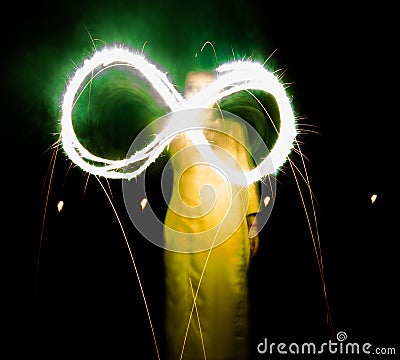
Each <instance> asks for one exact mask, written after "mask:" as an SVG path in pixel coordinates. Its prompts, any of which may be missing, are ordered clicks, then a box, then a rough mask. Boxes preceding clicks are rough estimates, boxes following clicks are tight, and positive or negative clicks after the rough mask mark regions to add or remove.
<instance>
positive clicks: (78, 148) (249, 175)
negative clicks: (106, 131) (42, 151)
mask: <svg viewBox="0 0 400 360" xmlns="http://www.w3.org/2000/svg"><path fill="white" fill-rule="evenodd" d="M121 65H124V66H127V67H132V68H134V69H137V70H138V71H140V72H141V73H142V75H143V76H144V77H145V78H146V79H147V80H148V82H149V83H150V84H151V86H152V87H153V88H154V89H155V90H156V91H157V92H158V94H159V95H160V96H161V98H162V99H163V101H164V103H165V105H166V107H168V108H169V109H170V110H171V113H173V112H176V111H179V110H185V109H196V108H207V107H210V106H211V105H213V104H214V103H215V102H217V101H218V100H221V99H222V98H224V97H226V96H229V95H231V94H233V93H235V92H238V91H242V90H261V91H265V92H266V93H270V94H271V95H272V96H274V98H275V99H276V101H277V104H278V107H279V111H280V117H281V124H280V132H279V136H278V139H277V141H276V143H275V145H274V147H273V149H272V150H271V152H270V153H269V155H268V156H266V157H265V159H264V160H263V161H262V162H261V163H260V164H259V165H258V166H257V167H255V168H254V169H252V170H250V171H247V172H245V178H246V182H247V184H250V183H253V182H256V181H258V180H261V179H262V178H264V177H265V176H267V175H270V174H273V173H276V172H277V171H278V169H279V168H280V167H281V166H282V165H283V164H284V163H285V162H286V160H287V157H288V156H289V155H290V153H291V151H292V148H293V146H294V141H295V137H296V135H297V129H296V121H295V116H294V114H293V110H292V107H291V102H290V100H289V98H288V96H287V94H286V91H285V89H284V87H283V85H282V84H281V83H280V82H279V80H278V78H277V77H276V76H275V75H274V74H273V73H271V72H269V71H268V70H267V69H266V68H265V67H264V66H263V65H262V64H261V63H258V62H255V61H233V62H227V63H225V64H223V65H221V66H219V67H218V68H217V69H216V71H217V74H218V76H217V79H216V80H215V81H214V82H213V83H211V84H210V85H209V86H207V87H206V88H204V89H203V90H202V91H199V92H198V93H197V94H196V95H194V96H192V97H191V98H190V99H187V100H186V99H184V98H183V97H182V95H181V94H180V93H179V92H178V91H177V90H176V89H175V87H174V86H173V85H172V84H171V82H170V81H169V80H168V78H167V76H166V74H165V73H163V72H161V71H160V70H159V69H158V68H157V67H156V66H155V65H153V64H151V63H150V62H149V61H148V60H147V59H146V58H145V57H144V56H143V55H142V54H141V53H139V52H134V51H131V50H129V49H127V48H124V47H122V46H114V47H107V46H106V47H104V48H103V49H102V50H98V51H96V52H95V53H94V54H93V56H92V57H91V58H88V59H86V60H85V61H84V62H83V65H82V66H81V67H80V68H78V69H77V70H76V72H75V73H74V75H73V76H72V78H71V80H70V81H69V83H68V85H67V88H66V91H65V94H64V98H63V102H62V106H61V111H62V116H61V140H62V145H63V149H64V151H65V153H66V154H67V156H68V157H69V158H70V159H71V160H72V161H73V162H74V163H75V164H76V165H78V166H79V167H80V168H82V169H83V170H84V171H86V172H88V173H91V174H93V175H99V176H104V177H107V178H120V179H132V178H135V177H137V176H138V175H140V174H141V173H142V172H143V171H145V170H146V168H147V167H148V166H149V165H150V164H151V163H152V162H153V161H155V160H156V159H157V157H158V156H159V155H160V154H161V153H162V151H163V149H164V148H165V147H166V146H168V145H169V143H170V142H171V141H172V139H173V136H171V135H173V134H177V133H179V129H181V130H183V129H185V128H187V124H178V123H174V122H173V119H174V117H173V116H171V121H170V122H169V124H168V126H167V127H166V128H165V129H164V130H163V131H162V132H161V133H159V134H157V135H156V137H155V138H154V140H153V141H152V142H151V143H150V144H148V145H147V146H146V147H144V148H143V149H141V150H139V151H137V152H136V153H135V154H133V155H132V156H131V157H130V158H129V159H123V160H112V159H104V158H101V157H98V156H95V155H93V154H92V153H90V152H89V151H88V150H87V149H86V148H84V147H83V146H82V145H81V143H80V142H79V140H78V138H77V136H76V134H75V131H74V128H73V124H72V112H73V109H74V106H75V103H76V101H77V99H78V98H79V95H80V94H79V91H80V89H81V88H82V87H83V86H84V84H85V81H87V80H88V79H90V77H91V76H92V75H93V74H94V76H96V74H97V73H99V72H101V71H103V70H104V69H106V68H109V67H113V66H121ZM98 68H101V70H98V72H97V73H96V69H98ZM187 135H188V136H189V138H190V139H191V141H192V142H193V144H194V145H196V146H197V145H200V144H203V145H204V144H208V142H207V140H206V139H205V137H204V134H203V132H202V131H190V132H189V133H188V132H187ZM208 145H209V144H208ZM199 150H200V147H199ZM201 151H202V153H203V155H204V157H205V159H207V160H209V161H210V162H212V163H213V164H218V163H219V161H218V159H217V157H216V156H215V154H214V153H213V151H211V147H209V146H208V147H207V146H206V147H204V146H202V147H201ZM143 160H145V161H144V163H143V164H142V166H140V167H139V168H138V169H136V170H134V171H131V172H126V171H123V169H124V168H125V167H127V166H128V165H130V164H134V163H137V162H138V161H143ZM93 162H95V163H96V164H93ZM271 164H272V165H271ZM218 165H219V164H218ZM221 165H223V164H221ZM232 175H233V176H235V175H234V174H232ZM237 178H238V179H239V178H242V177H240V176H238V177H237Z"/></svg>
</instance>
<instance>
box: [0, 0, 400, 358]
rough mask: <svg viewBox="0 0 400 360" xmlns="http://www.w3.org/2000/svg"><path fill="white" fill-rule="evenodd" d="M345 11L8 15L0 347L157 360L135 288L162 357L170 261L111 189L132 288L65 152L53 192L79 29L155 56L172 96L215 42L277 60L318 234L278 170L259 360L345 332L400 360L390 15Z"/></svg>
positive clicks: (259, 271) (103, 205)
mask: <svg viewBox="0 0 400 360" xmlns="http://www.w3.org/2000/svg"><path fill="white" fill-rule="evenodd" d="M348 5H349V4H347V3H345V2H343V3H341V2H336V3H333V4H324V5H315V4H314V5H311V4H307V3H302V4H297V5H292V4H289V3H284V2H274V3H269V2H261V1H259V2H257V1H247V2H238V1H231V2H228V1H221V2H216V3H212V2H207V1H203V2H201V3H183V2H182V3H180V2H171V3H164V4H163V5H162V3H161V2H160V3H159V4H158V2H152V3H150V2H133V1H131V2H129V1H112V2H105V1H100V2H96V3H95V2H64V1H63V2H54V3H50V4H46V3H34V4H31V5H23V6H22V5H19V4H18V5H17V4H12V5H11V8H10V9H9V10H7V12H3V24H2V26H3V27H4V29H3V46H2V47H3V54H2V57H3V59H2V61H3V66H2V70H3V73H4V74H3V80H5V83H4V81H3V85H4V87H3V96H2V99H3V101H4V104H3V117H2V122H3V126H4V127H3V129H4V131H2V146H3V147H4V150H3V155H4V159H3V166H2V183H3V187H2V189H3V199H4V200H5V201H4V200H3V211H2V214H3V215H2V223H3V229H5V232H4V233H3V236H2V244H3V245H4V246H3V249H4V250H3V252H2V258H3V259H4V260H5V261H3V263H4V264H5V268H4V270H3V275H4V282H3V284H4V286H2V294H3V296H2V297H3V299H6V300H7V301H6V305H5V306H4V308H3V310H4V319H6V320H9V321H5V322H3V324H5V333H6V334H7V337H6V338H5V339H4V338H3V340H4V344H5V345H10V344H11V346H12V349H13V353H14V354H19V353H21V354H22V353H25V352H26V353H28V354H31V355H33V354H34V355H37V356H41V355H50V356H51V357H52V358H60V357H61V356H62V355H66V354H69V355H78V354H79V355H87V356H88V357H89V358H92V357H93V358H94V357H97V356H99V355H105V354H106V352H107V351H111V353H112V354H113V355H112V356H110V357H111V358H113V359H123V358H141V359H142V358H143V359H144V358H146V359H156V358H157V354H156V351H155V346H154V341H153V337H152V332H151V329H150V326H149V321H148V317H147V314H146V308H145V304H144V301H143V298H142V293H141V288H140V284H141V285H142V287H143V291H144V294H145V296H146V301H147V305H148V306H149V312H150V316H151V319H152V321H153V326H154V331H155V336H156V340H157V344H158V346H159V350H160V353H161V355H160V356H161V358H163V355H162V351H163V339H162V335H163V334H162V321H163V267H162V250H161V249H159V248H157V247H156V246H154V245H153V244H151V243H149V242H148V241H146V240H144V239H143V238H142V237H141V236H140V235H139V234H138V233H137V231H136V230H135V229H134V228H133V225H132V223H131V222H130V220H129V218H128V215H127V214H126V211H125V208H124V204H123V201H122V194H121V183H120V181H117V180H110V181H109V185H110V188H111V189H112V192H113V204H114V206H115V208H116V210H117V213H118V215H119V218H120V220H121V223H122V226H123V229H124V231H125V234H126V237H127V239H128V243H129V246H130V249H131V251H132V255H133V259H134V264H135V266H136V270H137V272H138V274H139V276H140V281H141V283H140V284H139V282H138V278H137V276H136V272H135V266H134V264H133V262H132V259H131V257H130V253H129V249H128V246H127V243H126V242H125V239H124V235H123V232H122V231H121V227H120V225H119V223H118V221H117V218H116V216H115V214H114V212H113V208H112V207H111V206H110V203H109V201H108V199H107V197H106V196H105V194H104V191H103V190H102V187H101V186H100V183H99V182H98V181H97V180H96V179H95V178H94V177H89V179H88V177H87V175H86V174H84V173H82V172H81V171H80V170H79V169H78V168H77V167H76V166H73V165H71V164H70V162H69V160H68V159H66V157H65V156H64V154H63V153H62V151H61V150H60V151H59V152H58V154H57V160H56V162H55V167H54V172H53V173H52V180H51V187H50V189H49V176H50V175H49V173H48V170H49V167H50V165H51V163H52V154H53V153H54V151H52V150H51V147H52V145H53V144H54V142H55V141H56V140H57V136H56V135H55V134H57V132H58V131H59V129H58V128H57V121H58V115H59V113H58V108H57V107H58V104H59V102H58V101H57V98H58V97H60V95H61V94H62V90H63V87H64V85H65V81H66V79H67V76H68V74H69V73H70V72H71V71H72V70H73V66H74V62H75V63H79V62H80V61H81V60H82V59H83V58H84V57H85V56H88V55H89V53H90V50H91V49H92V50H93V47H92V43H91V40H90V37H89V35H88V31H89V32H90V34H91V36H92V37H93V38H98V39H104V40H105V41H107V42H113V41H118V42H129V45H132V46H136V47H139V46H141V45H143V43H144V42H145V41H149V43H148V45H147V46H148V47H147V48H146V49H148V51H149V55H150V57H152V58H153V59H154V61H155V62H156V63H159V64H163V66H164V67H165V68H170V69H171V70H170V72H171V74H170V75H171V77H173V78H174V79H175V80H176V84H178V85H181V84H182V81H183V76H184V74H185V73H186V72H187V71H188V70H191V69H192V68H193V67H194V66H195V65H196V63H195V62H191V61H192V60H190V59H189V58H190V57H193V54H194V52H195V51H199V50H198V49H200V47H201V46H202V45H203V44H204V42H205V41H207V40H209V41H211V42H212V43H214V44H215V47H216V51H217V53H219V54H221V59H223V60H226V59H228V58H229V54H231V52H232V49H234V50H235V53H236V54H239V55H243V56H249V54H251V53H253V52H254V53H256V54H258V56H259V57H262V58H264V59H266V58H267V57H268V56H269V55H271V54H272V53H274V55H273V56H272V58H271V61H270V63H269V64H270V65H271V66H272V68H273V69H274V70H278V69H283V70H284V80H285V81H286V82H288V83H290V84H291V85H290V90H289V91H290V93H291V95H292V96H293V103H294V106H295V109H296V112H297V114H298V116H299V117H301V120H300V129H301V134H300V136H299V140H300V141H301V143H302V145H301V146H302V151H303V153H304V155H305V157H306V158H307V159H306V160H305V164H306V168H307V174H308V177H309V180H310V186H311V190H312V192H313V194H314V196H315V197H314V198H313V201H314V206H315V216H316V219H317V222H318V234H319V237H318V236H317V235H316V234H317V233H316V231H315V226H314V222H313V218H314V214H313V212H312V208H311V207H310V205H311V202H310V196H309V191H308V189H307V188H306V186H305V184H304V181H303V180H302V179H301V177H300V176H299V173H296V177H295V176H294V174H293V172H292V170H291V168H290V167H289V166H286V167H285V168H284V171H282V172H281V173H279V175H278V189H277V199H276V202H275V206H274V210H273V212H272V215H271V217H270V219H269V221H268V223H267V225H266V227H265V228H264V229H263V231H262V233H261V245H260V249H259V253H258V254H257V256H256V257H255V258H254V259H253V262H252V264H251V269H250V274H249V282H250V284H249V286H250V296H251V297H250V305H251V310H252V312H251V324H252V342H253V345H252V346H253V347H252V353H253V355H254V358H256V359H257V358H262V357H261V356H257V353H256V345H257V344H258V343H259V342H261V341H263V339H264V338H268V341H269V342H276V343H277V342H287V343H289V342H297V343H301V342H303V341H306V342H324V341H327V340H329V339H333V338H334V334H335V333H337V332H338V331H345V332H346V333H347V336H348V341H352V342H358V343H364V342H370V343H372V344H373V346H374V347H375V346H381V347H383V346H387V347H394V346H396V347H397V351H399V343H398V338H399V331H398V327H397V324H398V304H399V301H398V300H399V299H398V295H397V292H396V290H397V288H398V271H399V266H398V256H397V250H396V249H397V247H396V246H395V245H396V242H397V241H398V239H399V236H398V232H397V225H398V224H397V222H396V220H397V217H398V216H397V215H398V208H397V203H396V202H395V201H394V200H393V199H394V198H395V197H397V188H396V187H394V186H392V184H394V183H395V180H396V174H397V171H396V168H397V162H396V158H397V156H396V155H397V154H396V150H397V147H398V146H397V143H396V142H395V141H396V133H395V131H396V128H397V125H396V122H397V120H398V115H397V112H396V110H397V109H396V108H395V106H394V105H395V104H396V102H395V89H396V84H397V83H396V81H395V75H396V72H397V71H396V67H395V65H394V58H395V57H394V51H395V47H396V44H395V43H394V38H395V36H394V29H395V26H394V23H393V22H392V21H391V18H392V14H393V9H391V8H389V7H387V6H385V4H384V3H382V2H380V3H374V4H371V5H368V6H367V5H364V6H360V7H354V8H349V6H348ZM5 20H7V25H6V24H5ZM97 44H99V42H97ZM196 49H197V50H196ZM245 54H247V55H245ZM189 55H190V56H189ZM164 61H165V62H164ZM221 61H222V60H221ZM191 67H192V68H191ZM393 88H394V90H393ZM293 160H294V162H295V163H296V164H297V165H298V166H301V159H300V157H299V156H297V155H296V154H294V155H293ZM302 173H303V174H304V171H302ZM87 180H88V182H87V184H86V181H87ZM296 181H298V182H299V183H300V187H301V191H302V194H303V196H304V199H305V202H306V207H307V214H308V216H309V217H310V222H311V225H312V234H311V232H310V229H309V226H308V219H307V217H306V213H305V211H304V208H303V205H302V202H301V197H300V193H299V189H298V188H297V185H296ZM101 183H102V184H103V185H104V186H107V184H106V181H105V180H104V179H103V180H101ZM85 184H86V185H85ZM372 194H377V200H376V202H375V203H374V204H372V203H371V200H370V197H371V195H372ZM156 195H157V191H155V192H154V194H152V195H150V196H154V197H156ZM59 200H63V201H64V202H65V207H64V209H63V210H62V212H61V213H58V211H57V208H56V205H57V203H58V201H59ZM159 210H160V211H161V212H162V206H161V205H160V209H159ZM43 220H44V222H43ZM313 239H314V241H315V242H316V243H318V241H319V243H320V248H321V250H322V260H323V265H324V269H323V270H324V271H323V275H324V279H323V280H322V279H321V272H320V270H319V268H318V262H317V258H316V253H315V248H314V245H313ZM323 285H325V289H326V295H327V298H325V297H324V290H323ZM326 299H327V302H328V305H329V307H327V302H326ZM328 309H329V310H328ZM232 346H234V345H232ZM139 354H144V355H140V356H139ZM388 358H394V357H388Z"/></svg>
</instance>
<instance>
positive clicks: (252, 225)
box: [247, 214, 260, 257]
mask: <svg viewBox="0 0 400 360" xmlns="http://www.w3.org/2000/svg"><path fill="white" fill-rule="evenodd" d="M247 225H248V227H249V246H250V255H251V257H253V256H254V255H255V254H256V253H257V251H258V246H259V243H260V238H259V236H258V228H257V224H256V222H255V215H254V214H251V215H248V216H247Z"/></svg>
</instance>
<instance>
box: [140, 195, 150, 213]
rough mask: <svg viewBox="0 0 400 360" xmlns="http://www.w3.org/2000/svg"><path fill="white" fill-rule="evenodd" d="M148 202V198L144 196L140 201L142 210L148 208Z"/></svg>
mask: <svg viewBox="0 0 400 360" xmlns="http://www.w3.org/2000/svg"><path fill="white" fill-rule="evenodd" d="M147 203H148V200H147V199H146V198H143V199H142V201H140V207H141V208H142V211H143V210H144V209H145V208H146V206H147Z"/></svg>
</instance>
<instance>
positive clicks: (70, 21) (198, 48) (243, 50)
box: [13, 0, 275, 143]
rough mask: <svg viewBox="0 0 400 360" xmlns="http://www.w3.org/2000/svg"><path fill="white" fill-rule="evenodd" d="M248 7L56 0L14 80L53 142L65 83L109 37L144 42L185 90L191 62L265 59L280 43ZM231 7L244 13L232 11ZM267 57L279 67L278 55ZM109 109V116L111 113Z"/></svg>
mask: <svg viewBox="0 0 400 360" xmlns="http://www.w3.org/2000/svg"><path fill="white" fill-rule="evenodd" d="M246 7H247V5H245V4H241V3H236V2H225V1H221V2H212V1H202V2H200V3H196V2H182V3H181V4H176V3H168V2H163V1H161V0H156V1H152V2H151V3H150V2H143V3H137V2H134V1H132V2H129V1H121V0H115V1H104V0H100V1H97V2H91V3H90V4H85V3H82V4H79V6H77V5H74V6H72V5H71V4H70V3H63V2H61V3H59V4H57V13H58V14H59V15H60V16H61V17H60V18H59V20H57V21H56V20H55V19H54V20H51V19H48V21H47V20H46V21H43V22H41V23H40V24H37V28H36V29H35V35H32V36H36V38H32V41H26V42H24V47H23V48H21V49H20V55H18V54H17V55H16V57H15V58H16V59H17V60H16V61H17V64H15V65H16V67H15V68H17V69H18V72H17V73H16V74H15V77H14V81H13V85H14V86H16V87H18V88H19V89H24V91H23V92H21V96H22V99H21V100H22V101H24V103H26V104H28V106H31V109H30V110H31V114H30V118H29V125H30V126H31V127H32V126H33V127H34V128H35V129H37V130H36V131H37V132H38V136H39V137H44V138H45V139H46V143H48V142H49V138H51V142H53V141H55V140H56V139H57V138H56V137H54V134H55V135H57V134H59V132H60V128H59V126H58V124H59V122H58V119H59V116H60V111H59V106H60V103H61V99H62V96H63V91H64V89H65V83H66V81H67V80H68V77H69V76H70V75H71V74H72V73H73V71H74V70H75V66H76V64H80V63H81V62H82V61H83V60H84V59H85V58H87V57H88V56H89V55H90V54H93V52H94V51H95V50H96V49H97V48H100V47H102V46H103V45H104V44H105V43H106V44H112V43H121V44H125V45H128V46H131V47H132V48H136V49H142V48H143V49H144V54H145V55H146V56H148V57H149V58H151V59H152V60H153V61H154V62H155V63H156V64H157V66H158V67H159V68H161V69H165V70H168V75H169V77H170V78H171V82H173V83H174V84H175V85H176V86H177V88H178V90H180V91H183V84H184V79H185V76H186V73H187V72H188V71H190V70H198V69H213V68H215V67H216V66H217V65H218V64H221V63H223V62H225V61H227V60H232V59H234V58H237V59H239V58H249V57H251V58H253V59H255V60H261V61H264V60H265V59H266V58H268V57H269V56H270V55H271V53H272V52H273V51H274V50H275V49H274V48H271V47H270V46H269V45H268V39H266V38H265V36H264V35H263V36H261V35H260V34H261V33H262V32H263V31H264V29H263V26H264V24H260V23H258V22H257V21H255V19H254V12H257V11H258V10H257V9H256V8H254V9H253V10H252V11H246V12H243V11H241V9H243V8H246ZM226 14H238V15H237V17H236V18H235V19H232V18H231V17H229V16H227V15H226ZM239 14H240V16H239ZM238 19H240V20H238ZM271 36H272V35H271ZM207 41H209V42H210V43H211V44H212V45H213V47H214V48H213V47H212V46H211V45H206V46H204V48H203V50H202V47H203V45H204V44H205V43H206V42H207ZM214 51H215V53H214ZM268 64H269V66H268V67H269V68H270V69H272V70H273V67H272V65H273V62H272V61H270V62H269V63H268ZM115 86H117V85H115ZM114 88H115V87H114ZM119 91H123V89H122V88H120V89H119ZM103 98H104V97H99V98H98V101H100V99H103ZM121 101H126V104H125V106H126V109H127V110H131V108H132V106H133V103H131V102H130V101H128V98H127V97H125V98H124V99H122V100H121ZM81 106H83V105H82V104H81ZM107 111H109V110H107ZM107 111H105V112H104V113H103V115H104V116H106V115H107V116H108V113H107ZM116 115H118V116H120V115H119V114H116ZM82 136H84V133H82Z"/></svg>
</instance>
